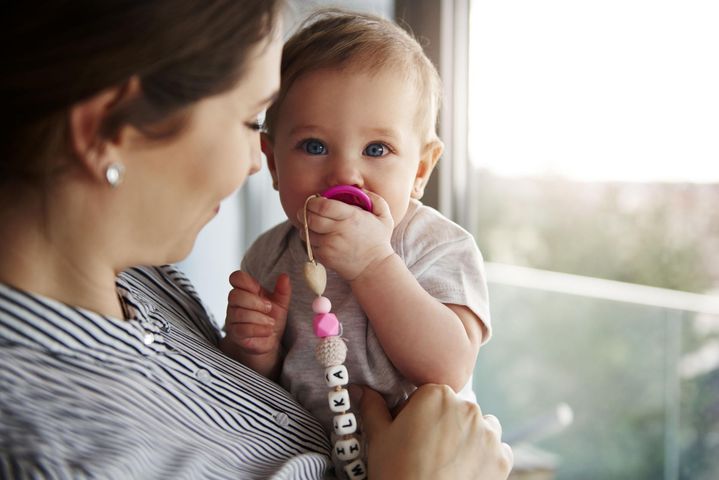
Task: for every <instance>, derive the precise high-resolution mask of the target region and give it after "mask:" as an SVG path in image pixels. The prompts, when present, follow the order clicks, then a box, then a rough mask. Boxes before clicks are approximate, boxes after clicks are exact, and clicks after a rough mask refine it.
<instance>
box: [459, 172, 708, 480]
mask: <svg viewBox="0 0 719 480" xmlns="http://www.w3.org/2000/svg"><path fill="white" fill-rule="evenodd" d="M475 185H477V186H478V187H479V188H475V189H474V190H473V191H472V195H473V197H472V200H471V202H470V204H471V207H472V210H473V211H472V212H471V218H472V219H473V222H474V225H472V226H471V227H472V230H473V233H474V235H475V237H476V238H477V242H478V244H479V246H480V249H481V250H482V253H483V254H484V256H485V259H487V260H488V261H495V262H503V263H510V264H517V265H525V266H530V267H534V268H540V269H546V270H552V271H561V272H567V273H573V274H578V275H586V276H592V277H599V278H606V279H611V280H618V281H624V282H630V283H638V284H644V285H652V286H657V287H664V288H670V289H676V290H684V291H694V292H699V293H703V292H707V291H709V290H710V289H712V288H713V287H714V288H715V287H716V286H717V285H719V256H718V255H717V254H716V246H717V245H719V208H716V206H715V205H717V204H719V186H700V185H671V184H661V185H642V184H591V183H576V182H569V181H564V180H558V179H521V180H509V179H502V178H497V177H492V176H489V175H487V174H483V175H481V176H480V178H479V181H478V182H476V183H475ZM490 297H491V298H490V299H491V309H492V318H493V323H494V338H493V340H492V341H491V342H490V343H489V344H488V345H487V346H486V347H484V348H483V350H482V352H481V353H480V356H479V359H478V364H477V370H476V372H475V391H476V392H477V394H478V398H479V400H480V404H481V405H482V408H483V410H485V411H487V412H492V413H495V414H497V415H498V416H499V417H500V419H501V420H502V423H503V426H504V427H505V432H506V433H508V434H511V432H512V431H514V432H517V431H521V430H522V429H523V428H525V427H526V425H527V424H532V422H533V421H534V420H533V419H535V420H536V419H537V418H540V419H541V418H544V417H546V416H547V413H548V412H550V413H551V412H552V411H553V409H554V408H555V407H556V406H557V405H558V404H561V403H566V404H568V405H570V406H571V408H572V409H573V411H574V421H573V423H572V424H571V425H570V426H569V427H567V428H566V429H564V430H562V431H561V432H558V433H554V434H548V435H545V436H543V437H541V438H535V439H530V440H529V441H530V443H532V444H533V445H535V446H538V447H540V448H542V449H544V450H546V451H549V452H552V453H555V454H558V455H559V462H560V463H559V467H558V470H557V478H558V479H583V478H587V479H595V478H601V479H640V478H641V479H645V478H646V479H650V478H651V479H654V478H664V470H665V468H666V466H667V463H666V460H667V457H666V454H667V452H666V450H665V449H666V443H665V442H666V439H667V438H671V439H673V440H674V441H673V443H671V442H670V443H671V447H670V449H671V452H672V453H671V455H674V454H677V455H679V478H681V479H693V480H694V479H699V480H703V479H706V480H709V479H714V478H719V457H717V455H716V452H717V451H719V371H717V370H714V371H713V372H708V373H705V374H701V375H698V376H694V377H687V378H684V379H682V380H677V378H678V377H677V367H678V363H677V362H678V361H680V359H681V358H679V359H672V358H671V357H669V355H670V352H671V351H672V348H673V347H672V345H673V342H675V341H676V342H677V344H678V348H679V349H680V351H681V355H682V356H684V355H686V354H689V353H691V352H694V351H696V350H697V349H699V348H701V347H702V346H703V345H706V344H707V342H709V341H711V340H712V339H715V338H717V337H719V332H717V331H716V330H713V331H712V330H711V329H709V330H703V329H701V328H697V326H696V324H697V317H695V315H694V314H689V313H687V312H674V311H668V310H664V309H660V308H651V307H644V306H638V305H631V304H625V303H618V302H611V301H606V300H592V299H587V298H580V297H574V296H570V295H563V294H558V293H548V292H540V291H532V290H527V289H522V288H517V287H509V286H502V285H490ZM715 320H716V319H715ZM677 322H680V323H681V328H680V330H677V331H680V332H681V336H680V337H678V338H677V336H676V331H675V330H674V329H673V326H676V325H677ZM675 345H676V344H675ZM677 381H679V382H680V383H679V389H680V391H679V396H678V397H676V396H671V395H670V396H668V393H667V392H671V383H667V382H677ZM668 388H669V389H668ZM673 408H678V409H679V419H680V424H679V429H678V431H672V430H671V425H670V411H671V409H673ZM667 435H670V436H669V437H667Z"/></svg>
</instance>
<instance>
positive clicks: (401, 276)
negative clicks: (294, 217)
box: [308, 192, 484, 391]
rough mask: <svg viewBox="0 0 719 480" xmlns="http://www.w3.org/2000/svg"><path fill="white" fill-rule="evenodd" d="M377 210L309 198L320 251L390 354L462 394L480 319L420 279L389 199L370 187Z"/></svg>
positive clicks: (410, 370) (419, 375)
mask: <svg viewBox="0 0 719 480" xmlns="http://www.w3.org/2000/svg"><path fill="white" fill-rule="evenodd" d="M369 195H370V196H371V197H372V202H373V204H374V212H373V214H370V213H367V212H364V211H361V210H360V209H358V208H357V207H350V206H348V205H344V204H340V203H339V202H336V201H332V200H326V199H315V200H312V201H310V202H309V206H308V209H309V211H310V213H311V215H310V216H309V218H308V220H309V227H310V231H311V233H310V240H311V243H312V245H313V247H316V251H315V255H316V256H318V257H319V259H320V261H321V262H322V263H323V264H324V265H325V266H327V267H329V268H332V269H333V270H335V271H337V272H338V273H339V274H340V275H341V276H342V278H344V279H345V280H346V281H348V282H349V283H350V285H351V287H352V291H353V293H354V295H355V297H356V298H357V300H358V302H359V303H360V305H361V306H362V308H363V310H364V311H365V313H366V314H367V317H368V318H369V320H370V322H371V324H372V327H373V328H374V331H375V333H376V334H377V337H378V339H379V341H380V344H381V345H382V348H383V349H384V350H385V353H386V354H387V356H388V357H389V359H390V360H391V361H392V363H393V364H394V365H395V366H396V367H397V368H398V369H399V371H400V372H401V373H402V374H403V375H404V376H405V377H407V379H408V380H409V381H411V382H412V383H414V384H416V385H421V384H424V383H440V384H446V385H449V386H451V387H452V388H453V389H455V390H456V391H459V390H460V389H461V388H462V387H463V386H464V385H465V384H466V382H467V380H468V379H469V377H470V375H471V373H472V371H473V369H474V366H475V361H476V358H477V352H478V350H479V345H480V344H481V343H482V340H483V335H484V332H483V327H482V325H483V324H482V322H481V320H480V319H479V318H478V317H477V316H476V315H475V314H474V313H473V312H472V311H471V310H470V309H469V308H467V307H464V306H459V305H444V304H442V303H441V302H440V301H438V300H437V299H435V298H434V297H433V296H432V295H430V294H429V293H428V292H427V291H426V290H425V289H424V288H422V286H421V285H420V284H419V283H418V282H417V280H416V279H415V277H414V276H413V275H412V273H411V272H410V271H409V270H408V268H407V266H406V265H405V264H404V262H403V261H402V259H401V258H400V257H399V256H398V255H397V254H395V252H394V251H393V250H392V246H391V244H390V239H391V235H392V229H393V227H394V225H393V221H392V217H391V214H390V212H389V208H388V206H387V203H386V202H385V201H384V199H382V198H381V197H379V196H378V195H375V194H373V193H371V192H369Z"/></svg>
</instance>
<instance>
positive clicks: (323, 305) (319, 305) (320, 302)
mask: <svg viewBox="0 0 719 480" xmlns="http://www.w3.org/2000/svg"><path fill="white" fill-rule="evenodd" d="M330 310H332V304H331V303H330V299H329V298H327V297H317V298H315V300H314V302H312V311H313V312H315V313H329V312H330Z"/></svg>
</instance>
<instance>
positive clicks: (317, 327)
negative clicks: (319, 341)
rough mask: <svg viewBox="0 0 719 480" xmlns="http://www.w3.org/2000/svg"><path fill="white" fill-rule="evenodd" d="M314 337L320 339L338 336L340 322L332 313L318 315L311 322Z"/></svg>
mask: <svg viewBox="0 0 719 480" xmlns="http://www.w3.org/2000/svg"><path fill="white" fill-rule="evenodd" d="M312 327H313V328H314V331H315V335H317V336H318V337H320V338H324V337H334V336H337V335H339V334H340V322H339V321H338V320H337V317H336V316H335V314H334V313H318V314H317V315H315V318H314V320H313V321H312Z"/></svg>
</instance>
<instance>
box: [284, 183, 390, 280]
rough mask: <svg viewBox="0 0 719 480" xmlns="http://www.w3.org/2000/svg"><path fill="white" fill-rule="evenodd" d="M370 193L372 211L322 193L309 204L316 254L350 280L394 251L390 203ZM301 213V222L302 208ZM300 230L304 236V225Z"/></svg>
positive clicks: (319, 258) (308, 213)
mask: <svg viewBox="0 0 719 480" xmlns="http://www.w3.org/2000/svg"><path fill="white" fill-rule="evenodd" d="M367 194H368V195H369V196H370V199H371V200H372V204H373V212H371V213H370V212H367V211H365V210H362V209H361V208H359V207H355V206H351V205H347V204H345V203H342V202H340V201H338V200H330V199H326V198H322V197H319V198H313V199H312V200H310V201H309V202H308V205H307V223H308V225H309V230H310V244H311V245H312V249H313V253H314V255H315V256H316V257H317V258H318V260H319V261H320V262H321V263H322V264H324V265H325V266H326V267H328V268H331V269H332V270H334V271H336V272H337V273H338V274H339V275H340V276H341V277H342V278H343V279H345V280H346V281H348V282H349V281H353V280H355V279H356V278H357V277H359V276H360V275H362V273H364V272H365V271H367V270H368V269H371V267H373V266H375V265H378V264H379V263H380V262H382V261H383V260H384V259H386V258H387V257H389V256H390V255H392V254H393V253H394V251H393V250H392V245H391V244H390V239H391V238H392V230H393V229H394V221H393V220H392V214H391V212H390V209H389V206H388V205H387V202H385V201H384V199H383V198H382V197H380V196H379V195H377V194H375V193H372V192H367ZM298 217H299V220H300V223H302V222H303V221H304V218H303V212H302V211H300V212H299V213H298ZM301 234H302V236H303V237H304V229H303V231H302V232H301Z"/></svg>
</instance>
